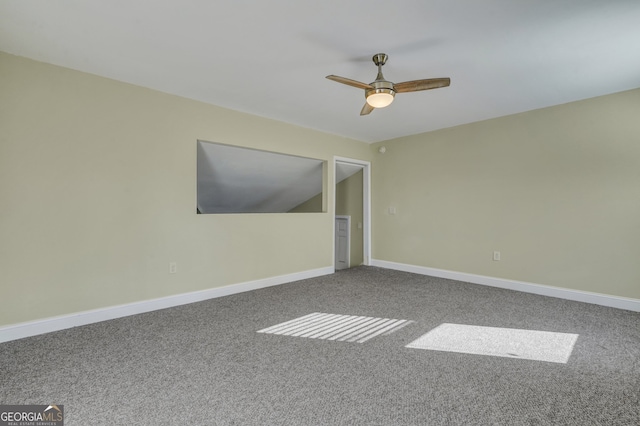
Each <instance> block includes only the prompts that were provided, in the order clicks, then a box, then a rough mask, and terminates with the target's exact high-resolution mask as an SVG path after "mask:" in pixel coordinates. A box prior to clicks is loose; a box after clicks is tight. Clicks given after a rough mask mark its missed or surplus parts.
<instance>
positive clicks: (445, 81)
mask: <svg viewBox="0 0 640 426" xmlns="http://www.w3.org/2000/svg"><path fill="white" fill-rule="evenodd" d="M449 84H451V79H450V78H427V79H424V80H412V81H404V82H402V83H396V84H394V85H393V90H395V91H396V93H406V92H418V91H420V90H429V89H437V88H439V87H447V86H448V85H449Z"/></svg>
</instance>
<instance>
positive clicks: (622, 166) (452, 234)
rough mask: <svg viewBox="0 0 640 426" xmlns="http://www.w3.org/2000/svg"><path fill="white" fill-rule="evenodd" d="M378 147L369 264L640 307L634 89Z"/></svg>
mask: <svg viewBox="0 0 640 426" xmlns="http://www.w3.org/2000/svg"><path fill="white" fill-rule="evenodd" d="M383 144H384V145H385V146H386V147H387V152H386V154H384V155H381V154H377V153H376V155H375V157H374V160H373V164H372V169H373V184H372V187H373V193H374V196H373V210H372V226H373V229H374V232H373V258H374V259H379V260H387V261H393V262H400V263H406V264H412V265H418V266H426V267H433V268H440V269H447V270H452V271H458V272H467V273H472V274H480V275H486V276H491V277H500V278H506V279H513V280H519V281H526V282H532V283H537V284H545V285H551V286H557V287H564V288H569V289H574V290H585V291H591V292H597V293H604V294H609V295H616V296H624V297H630V298H636V299H637V298H640V220H639V218H640V90H633V91H628V92H622V93H618V94H614V95H610V96H604V97H599V98H594V99H589V100H585V101H580V102H575V103H570V104H565V105H560V106H555V107H551V108H545V109H541V110H536V111H531V112H526V113H522V114H517V115H512V116H508V117H502V118H497V119H493V120H488V121H483V122H478V123H473V124H469V125H464V126H459V127H454V128H450V129H444V130H440V131H435V132H430V133H425V134H420V135H415V136H410V137H404V138H399V139H395V140H393V141H387V142H384V143H383ZM380 145H382V144H375V145H374V146H372V152H377V149H378V147H379V146H380ZM390 206H394V207H396V209H397V214H396V215H389V214H388V207H390ZM494 250H499V251H500V252H501V254H502V260H501V261H499V262H495V261H493V260H492V254H493V251H494Z"/></svg>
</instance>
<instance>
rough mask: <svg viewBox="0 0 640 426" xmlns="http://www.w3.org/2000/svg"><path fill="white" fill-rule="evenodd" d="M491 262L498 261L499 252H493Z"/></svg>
mask: <svg viewBox="0 0 640 426" xmlns="http://www.w3.org/2000/svg"><path fill="white" fill-rule="evenodd" d="M493 260H495V261H498V260H500V252H499V251H494V252H493Z"/></svg>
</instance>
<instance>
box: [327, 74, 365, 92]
mask: <svg viewBox="0 0 640 426" xmlns="http://www.w3.org/2000/svg"><path fill="white" fill-rule="evenodd" d="M327 78H328V79H329V80H333V81H337V82H338V83H342V84H346V85H347V86H353V87H357V88H358V89H373V86H372V85H370V84H367V83H362V82H360V81H356V80H351V79H350V78H345V77H340V76H338V75H333V74H332V75H328V76H327Z"/></svg>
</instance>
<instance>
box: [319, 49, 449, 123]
mask: <svg viewBox="0 0 640 426" xmlns="http://www.w3.org/2000/svg"><path fill="white" fill-rule="evenodd" d="M372 59H373V63H374V64H376V65H377V67H378V76H377V77H376V80H375V81H373V82H371V83H369V84H367V83H362V82H360V81H356V80H351V79H350V78H345V77H340V76H337V75H333V74H332V75H328V76H327V78H328V79H329V80H333V81H337V82H338V83H342V84H346V85H348V86H353V87H357V88H359V89H364V96H365V98H366V99H367V102H366V103H365V104H364V106H363V107H362V111H360V115H367V114H370V113H371V111H373V110H374V109H376V108H384V107H386V106H389V105H390V104H391V102H393V98H394V97H395V95H396V93H406V92H418V91H420V90H429V89H437V88H439V87H447V86H449V84H451V79H450V78H448V77H447V78H427V79H424V80H412V81H404V82H402V83H392V82H390V81H387V80H385V79H384V76H383V75H382V66H383V65H384V64H385V63H386V62H387V59H389V56H387V54H386V53H376V54H375V55H373V58H372Z"/></svg>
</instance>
